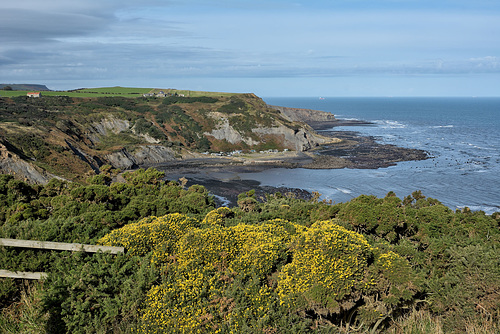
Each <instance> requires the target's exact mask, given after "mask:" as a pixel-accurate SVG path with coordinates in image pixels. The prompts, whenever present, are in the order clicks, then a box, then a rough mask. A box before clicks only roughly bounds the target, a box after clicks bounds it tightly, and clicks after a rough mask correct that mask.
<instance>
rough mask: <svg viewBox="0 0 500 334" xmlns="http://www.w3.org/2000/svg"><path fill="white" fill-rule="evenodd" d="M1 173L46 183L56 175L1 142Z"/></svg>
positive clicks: (30, 181)
mask: <svg viewBox="0 0 500 334" xmlns="http://www.w3.org/2000/svg"><path fill="white" fill-rule="evenodd" d="M0 173H1V174H10V175H13V176H14V177H15V178H17V179H19V180H22V181H25V182H29V183H39V184H45V183H47V182H49V180H50V179H52V178H54V177H56V176H55V175H52V174H50V173H47V172H45V171H43V170H41V169H39V168H36V167H35V166H34V165H33V164H30V163H29V162H26V161H24V160H23V159H21V158H20V157H19V156H18V155H17V154H15V153H13V152H10V151H9V150H8V149H7V147H5V145H3V144H2V143H0Z"/></svg>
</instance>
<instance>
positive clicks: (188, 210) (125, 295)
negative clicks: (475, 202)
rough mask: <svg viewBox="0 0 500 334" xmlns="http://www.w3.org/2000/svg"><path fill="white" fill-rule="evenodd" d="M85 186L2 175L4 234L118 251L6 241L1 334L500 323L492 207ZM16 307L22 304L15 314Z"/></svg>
mask: <svg viewBox="0 0 500 334" xmlns="http://www.w3.org/2000/svg"><path fill="white" fill-rule="evenodd" d="M115 175H116V171H114V170H113V169H111V168H109V167H106V168H103V169H102V173H101V174H100V175H97V176H93V177H91V178H90V179H88V180H87V182H86V183H87V185H81V184H76V183H71V182H66V181H61V180H56V179H54V180H52V181H51V182H50V183H49V184H47V185H46V186H40V185H38V186H31V185H28V184H26V183H23V182H21V181H17V180H15V179H13V178H12V177H11V176H1V177H0V204H1V205H0V208H1V211H0V218H1V219H0V237H7V238H18V239H34V240H49V241H62V242H81V243H92V244H95V243H100V244H104V245H116V246H124V247H125V248H126V250H127V253H126V254H124V255H111V254H106V253H98V254H94V255H89V254H84V253H80V252H76V253H68V252H57V251H43V250H23V249H17V248H8V247H2V248H0V251H1V253H2V254H1V256H0V268H2V269H10V270H21V271H46V272H48V273H49V277H48V278H47V279H46V280H45V281H44V282H43V285H42V284H39V283H37V282H24V283H23V281H21V280H15V279H1V280H0V296H1V297H0V301H1V304H0V307H1V309H2V311H1V316H0V329H1V330H2V332H6V333H16V332H33V333H35V332H36V333H69V332H71V333H94V332H97V333H130V332H137V333H166V332H168V333H187V332H189V333H230V332H237V333H403V332H404V333H429V334H430V333H464V332H476V333H479V332H481V333H497V332H498V331H499V330H500V326H499V321H500V313H499V311H498V310H500V298H499V297H498V291H499V290H500V263H499V259H500V249H499V248H498V243H499V241H500V229H499V225H500V219H498V217H499V216H500V214H495V215H492V216H487V215H485V214H484V213H483V212H470V211H469V210H463V211H456V212H455V211H451V210H450V209H448V208H447V207H445V206H443V205H442V204H441V203H439V201H437V200H435V199H431V198H426V197H425V196H423V195H422V194H421V193H420V192H418V191H417V192H414V193H413V194H412V195H410V196H408V197H406V198H404V199H399V198H397V197H395V196H394V194H393V193H389V194H388V195H387V196H386V197H385V198H376V197H374V196H360V197H358V198H355V199H353V200H351V201H350V202H347V203H338V204H331V203H326V202H324V201H318V200H317V199H318V198H319V196H318V194H315V195H316V196H313V199H312V200H309V201H306V200H300V199H297V198H295V197H294V196H293V195H291V194H285V195H283V194H280V193H276V194H269V195H267V196H266V197H265V198H263V199H257V198H255V192H253V191H249V192H247V193H245V194H241V195H240V196H239V198H238V206H237V207H235V208H226V207H222V208H217V209H216V208H215V207H214V205H213V199H212V198H211V197H210V195H209V194H208V192H207V191H206V189H205V188H203V187H201V186H192V187H190V188H188V189H185V188H183V186H182V185H179V184H178V183H176V182H171V181H164V180H163V178H164V174H163V173H161V172H158V171H156V170H154V169H148V170H137V171H135V172H129V173H125V174H124V175H123V178H124V181H123V183H116V182H111V180H112V178H113V177H114V176H115ZM16 310H20V312H17V311H16Z"/></svg>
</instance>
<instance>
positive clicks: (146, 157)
mask: <svg viewBox="0 0 500 334" xmlns="http://www.w3.org/2000/svg"><path fill="white" fill-rule="evenodd" d="M105 158H106V160H108V161H109V163H110V164H111V165H112V166H113V167H115V168H120V169H131V168H136V167H138V166H141V165H151V164H157V163H161V162H167V161H173V160H176V158H175V152H174V151H173V150H172V149H170V148H168V147H165V146H161V145H145V146H141V147H139V148H136V149H135V150H134V151H132V152H130V151H128V150H127V149H125V148H124V149H122V150H120V151H118V152H114V153H111V154H108V155H107V156H106V157H105Z"/></svg>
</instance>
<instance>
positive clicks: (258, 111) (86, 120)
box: [0, 87, 302, 182]
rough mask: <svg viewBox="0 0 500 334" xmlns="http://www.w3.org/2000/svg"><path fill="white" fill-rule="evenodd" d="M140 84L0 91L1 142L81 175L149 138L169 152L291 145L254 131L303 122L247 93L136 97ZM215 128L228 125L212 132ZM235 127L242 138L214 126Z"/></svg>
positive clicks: (47, 165)
mask: <svg viewBox="0 0 500 334" xmlns="http://www.w3.org/2000/svg"><path fill="white" fill-rule="evenodd" d="M145 91H148V92H149V91H150V89H146V88H144V89H139V88H122V87H112V88H96V89H86V90H79V91H73V92H71V94H70V95H71V96H51V94H52V93H55V92H43V95H42V97H40V98H30V97H27V96H26V95H25V93H26V92H25V91H6V92H12V93H13V94H14V93H15V94H21V95H18V96H12V97H0V142H1V143H2V144H3V145H5V146H6V148H7V149H8V150H9V151H11V152H13V153H15V154H16V155H19V156H20V157H21V158H22V159H24V160H25V161H29V162H30V163H31V164H34V165H36V166H37V167H39V168H41V169H42V170H45V171H47V172H50V173H53V174H55V175H58V176H62V177H64V178H67V179H70V180H74V181H79V182H85V177H84V175H89V174H92V173H95V171H96V170H97V169H98V167H99V166H102V165H103V164H113V163H114V162H113V161H115V162H116V159H115V160H113V158H109V157H110V155H111V157H113V155H112V154H113V153H117V154H119V155H120V154H125V155H127V154H128V156H133V153H134V152H140V151H141V149H142V148H143V146H144V145H151V144H156V145H162V146H164V147H168V148H169V152H170V155H171V156H172V157H173V156H176V155H177V156H181V155H183V154H185V153H191V152H192V151H195V152H206V151H211V152H220V151H228V152H230V151H233V150H241V149H243V150H251V149H254V150H262V149H279V150H282V149H284V148H289V149H290V148H294V147H295V145H294V143H291V142H287V143H284V142H283V137H282V136H280V135H277V134H276V135H264V134H262V133H260V132H256V131H253V130H254V129H256V128H270V127H276V126H284V127H288V128H291V129H296V128H297V127H301V126H302V125H298V124H296V123H290V122H289V121H287V120H286V119H284V118H282V117H281V116H280V115H279V114H278V113H276V112H275V111H274V110H269V109H268V108H267V105H266V104H265V103H264V102H263V101H262V100H261V99H259V98H257V97H256V96H254V95H252V94H218V93H217V94H216V93H213V94H207V95H200V94H201V93H200V92H198V93H200V94H194V92H190V95H189V96H181V94H178V93H177V91H175V90H168V94H171V95H168V96H165V97H156V96H153V97H150V96H148V97H143V96H142V93H143V92H145ZM49 93H50V94H49ZM74 94H75V95H74ZM78 94H80V95H78ZM175 94H177V95H175ZM72 96H74V97H72ZM83 96H89V97H83ZM131 96H133V97H134V98H131ZM221 127H222V128H223V127H230V129H228V131H226V129H224V128H223V130H224V131H219V132H218V133H217V130H219V129H221ZM214 130H215V132H214ZM235 131H236V132H238V133H239V135H240V136H239V137H240V138H242V140H241V141H239V142H236V143H234V142H233V141H231V142H229V141H227V140H226V139H225V138H221V134H220V133H234V132H235ZM212 134H213V135H212ZM162 152H166V150H162ZM132 160H133V159H132ZM167 160H168V159H167ZM130 165H133V163H130V164H127V163H125V164H123V165H116V167H120V168H128V167H126V166H130Z"/></svg>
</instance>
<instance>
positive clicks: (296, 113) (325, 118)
mask: <svg viewBox="0 0 500 334" xmlns="http://www.w3.org/2000/svg"><path fill="white" fill-rule="evenodd" d="M269 107H270V108H272V109H276V110H278V111H279V112H280V113H281V114H282V115H283V116H284V117H286V118H287V119H289V120H291V121H294V122H304V123H307V124H309V123H312V122H314V123H315V122H331V121H336V119H335V115H333V114H332V113H329V112H326V111H322V110H312V109H301V108H289V107H280V106H271V105H270V106H269Z"/></svg>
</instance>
